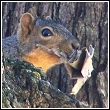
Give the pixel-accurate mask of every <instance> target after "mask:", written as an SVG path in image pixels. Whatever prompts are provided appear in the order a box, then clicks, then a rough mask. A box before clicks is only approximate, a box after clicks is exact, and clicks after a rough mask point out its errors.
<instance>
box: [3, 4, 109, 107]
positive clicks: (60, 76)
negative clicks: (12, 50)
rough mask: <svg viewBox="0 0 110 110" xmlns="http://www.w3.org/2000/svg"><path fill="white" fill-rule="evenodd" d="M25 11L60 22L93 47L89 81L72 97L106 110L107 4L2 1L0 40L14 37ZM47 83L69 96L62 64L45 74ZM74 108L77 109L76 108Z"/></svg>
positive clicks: (70, 81) (83, 43)
mask: <svg viewBox="0 0 110 110" xmlns="http://www.w3.org/2000/svg"><path fill="white" fill-rule="evenodd" d="M24 12H30V13H32V15H33V16H38V17H40V18H43V17H45V16H51V18H52V19H53V20H55V21H57V22H59V23H62V24H63V25H64V26H65V27H66V28H67V29H68V30H69V31H70V32H71V33H72V34H73V35H74V36H75V37H76V38H77V39H78V40H79V42H80V46H81V48H82V47H85V46H86V47H88V46H89V45H90V44H92V45H93V47H94V48H95V53H94V56H93V66H94V70H93V72H92V76H91V78H90V79H89V80H88V81H87V82H86V83H85V85H84V86H83V87H82V88H81V90H80V91H79V93H78V94H77V95H76V96H73V97H75V98H76V99H78V100H80V101H85V102H86V103H87V104H88V105H89V107H92V108H107V107H108V2H2V37H8V36H13V35H16V33H17V29H18V23H19V19H20V17H21V15H22V14H23V13H24ZM47 79H48V81H49V82H50V83H51V84H52V85H54V86H55V87H57V88H58V89H60V90H61V91H62V92H64V93H67V94H68V93H70V91H71V88H72V87H73V85H74V83H75V81H73V80H70V77H69V75H68V74H67V71H66V69H65V68H64V65H63V64H62V65H60V66H56V67H53V68H52V69H51V70H49V71H48V73H47ZM77 107H80V106H79V105H77Z"/></svg>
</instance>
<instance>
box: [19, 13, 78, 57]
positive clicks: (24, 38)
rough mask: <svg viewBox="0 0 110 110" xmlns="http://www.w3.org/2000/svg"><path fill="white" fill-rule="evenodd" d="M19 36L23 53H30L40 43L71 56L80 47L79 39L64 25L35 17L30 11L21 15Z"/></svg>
mask: <svg viewBox="0 0 110 110" xmlns="http://www.w3.org/2000/svg"><path fill="white" fill-rule="evenodd" d="M17 36H18V42H19V43H18V44H19V46H18V47H19V50H20V52H21V54H28V53H29V52H30V51H32V50H34V49H37V44H40V45H42V46H44V47H46V48H48V49H52V48H55V49H58V51H61V52H63V53H65V54H66V55H67V57H68V58H69V55H71V53H73V50H77V48H78V47H79V42H78V41H77V39H76V38H75V37H74V36H73V35H72V34H71V33H70V32H69V31H68V30H67V29H66V28H65V27H64V26H62V25H60V24H59V23H56V22H54V21H52V20H51V19H39V18H34V17H33V16H32V15H31V14H30V13H24V14H23V15H22V16H21V18H20V24H19V29H18V35H17Z"/></svg>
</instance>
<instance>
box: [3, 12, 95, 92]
mask: <svg viewBox="0 0 110 110" xmlns="http://www.w3.org/2000/svg"><path fill="white" fill-rule="evenodd" d="M12 38H13V39H12ZM79 46H80V44H79V42H78V40H77V39H76V38H75V37H74V36H73V35H72V34H71V33H70V32H69V31H68V30H67V29H66V28H65V27H64V26H63V25H61V24H59V23H57V22H55V21H53V20H51V19H50V17H47V18H45V19H40V18H34V17H33V16H32V15H31V14H30V13H24V14H22V16H21V18H20V23H19V28H18V32H17V36H12V37H7V38H5V39H3V40H2V47H3V50H2V51H3V53H4V56H5V57H14V58H16V57H18V58H21V59H23V60H25V61H27V62H30V63H32V64H33V65H34V66H35V67H41V68H42V69H43V71H44V72H45V73H46V72H47V70H48V69H50V68H51V67H52V66H55V65H57V64H61V63H64V65H65V67H66V69H67V71H68V74H69V75H70V77H71V78H73V77H74V76H75V75H73V74H74V73H75V71H76V73H81V72H82V73H83V74H80V76H81V78H82V76H83V77H84V79H83V78H82V79H81V80H80V81H79V83H78V85H77V84H76V85H75V88H73V90H72V93H73V94H77V92H78V91H79V89H80V88H81V86H82V85H83V84H84V82H85V81H86V80H87V78H86V77H88V71H89V74H90V73H91V71H92V70H93V68H92V60H91V58H92V56H93V53H94V49H93V48H92V46H90V50H91V51H90V53H91V55H89V52H88V50H87V48H86V47H84V48H83V49H82V50H81V51H80V53H81V54H80V57H79V58H77V56H78V52H79V51H78V48H79ZM9 48H10V49H9ZM86 60H87V61H86ZM86 62H90V65H91V69H89V68H88V67H87V66H88V65H87V64H89V63H86ZM85 65H86V66H85ZM83 68H84V69H83ZM85 72H86V75H85V74H84V73H85ZM89 76H90V75H89ZM78 78H79V76H78V77H77V76H76V79H78ZM79 84H80V85H81V86H80V88H79V87H78V86H79Z"/></svg>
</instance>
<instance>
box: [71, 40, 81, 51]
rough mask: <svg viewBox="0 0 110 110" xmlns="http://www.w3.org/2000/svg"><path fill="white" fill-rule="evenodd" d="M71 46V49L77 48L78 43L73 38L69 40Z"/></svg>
mask: <svg viewBox="0 0 110 110" xmlns="http://www.w3.org/2000/svg"><path fill="white" fill-rule="evenodd" d="M71 46H72V48H73V49H79V47H80V44H79V42H78V41H77V40H73V41H71Z"/></svg>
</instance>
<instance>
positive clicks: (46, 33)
mask: <svg viewBox="0 0 110 110" xmlns="http://www.w3.org/2000/svg"><path fill="white" fill-rule="evenodd" d="M42 35H43V36H44V37H48V36H52V35H53V34H52V32H51V31H50V30H49V29H47V28H45V29H43V30H42Z"/></svg>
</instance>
